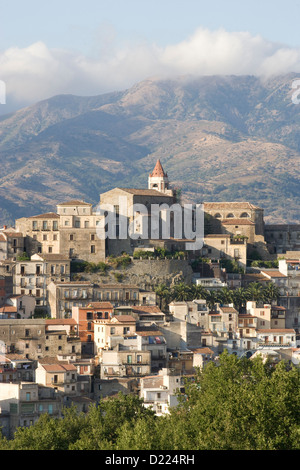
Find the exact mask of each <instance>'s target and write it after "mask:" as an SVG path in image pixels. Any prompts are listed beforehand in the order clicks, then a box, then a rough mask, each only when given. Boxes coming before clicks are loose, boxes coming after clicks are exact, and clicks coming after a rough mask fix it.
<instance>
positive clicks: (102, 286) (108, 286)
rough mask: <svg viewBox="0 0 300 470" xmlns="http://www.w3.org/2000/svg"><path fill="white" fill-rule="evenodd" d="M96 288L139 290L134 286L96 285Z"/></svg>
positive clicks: (118, 284) (116, 284) (117, 284)
mask: <svg viewBox="0 0 300 470" xmlns="http://www.w3.org/2000/svg"><path fill="white" fill-rule="evenodd" d="M97 288H99V289H140V288H139V287H138V286H136V285H135V284H123V283H122V284H120V283H115V284H98V286H97Z"/></svg>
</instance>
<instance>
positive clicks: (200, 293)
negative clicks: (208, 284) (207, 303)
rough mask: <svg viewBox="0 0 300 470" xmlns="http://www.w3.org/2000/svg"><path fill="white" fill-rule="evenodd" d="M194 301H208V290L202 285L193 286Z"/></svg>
mask: <svg viewBox="0 0 300 470" xmlns="http://www.w3.org/2000/svg"><path fill="white" fill-rule="evenodd" d="M192 294H193V299H204V300H205V299H206V297H207V295H208V291H207V289H205V287H203V286H201V285H199V284H198V285H196V284H193V286H192Z"/></svg>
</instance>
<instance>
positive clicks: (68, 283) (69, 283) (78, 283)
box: [53, 281, 94, 287]
mask: <svg viewBox="0 0 300 470" xmlns="http://www.w3.org/2000/svg"><path fill="white" fill-rule="evenodd" d="M53 283H54V284H56V285H57V286H60V287H61V286H64V287H65V286H69V287H70V286H71V287H74V286H75V287H76V286H79V287H80V286H93V285H94V284H93V283H92V282H89V281H65V282H61V281H56V282H55V281H53Z"/></svg>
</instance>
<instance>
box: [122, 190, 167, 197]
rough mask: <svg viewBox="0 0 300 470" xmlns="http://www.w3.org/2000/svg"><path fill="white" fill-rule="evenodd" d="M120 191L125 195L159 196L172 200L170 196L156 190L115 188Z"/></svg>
mask: <svg viewBox="0 0 300 470" xmlns="http://www.w3.org/2000/svg"><path fill="white" fill-rule="evenodd" d="M116 189H120V190H121V191H125V192H126V193H130V194H134V195H136V196H156V197H157V196H161V197H169V198H173V196H172V195H170V194H165V193H162V192H160V191H157V190H156V189H136V188H116Z"/></svg>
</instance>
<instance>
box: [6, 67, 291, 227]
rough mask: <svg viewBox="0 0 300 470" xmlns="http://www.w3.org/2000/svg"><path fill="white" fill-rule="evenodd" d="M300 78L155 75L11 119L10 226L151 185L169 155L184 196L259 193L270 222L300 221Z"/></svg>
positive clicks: (57, 99) (237, 197)
mask: <svg viewBox="0 0 300 470" xmlns="http://www.w3.org/2000/svg"><path fill="white" fill-rule="evenodd" d="M297 78H298V77H297V75H296V74H288V75H285V76H277V77H272V78H268V79H261V78H259V77H255V76H203V77H199V78H195V77H178V78H174V79H172V80H171V79H158V78H153V79H148V80H144V81H142V82H140V83H137V84H136V85H134V86H133V87H131V88H130V89H127V90H124V91H119V92H113V93H108V94H103V95H99V96H92V97H79V96H73V95H59V96H54V97H52V98H50V99H46V100H44V101H41V102H38V103H36V104H34V105H33V106H29V107H27V108H23V109H20V110H19V111H17V112H15V113H13V114H9V115H5V116H1V118H0V163H1V174H0V197H1V204H0V223H1V224H14V220H15V219H16V218H18V217H22V216H30V215H36V214H40V213H42V212H48V211H55V210H56V207H55V206H56V204H57V203H59V202H64V201H65V200H68V199H83V200H85V201H86V202H91V203H92V204H93V205H96V204H97V203H98V202H99V195H100V193H102V192H105V191H107V190H109V189H111V188H113V187H116V186H119V187H134V188H146V187H147V178H148V174H149V172H150V171H151V170H152V169H153V167H154V165H155V163H156V160H157V159H158V158H159V159H160V160H161V162H162V164H163V167H164V169H165V171H167V173H168V176H169V180H170V182H171V184H172V185H173V187H176V188H177V189H180V190H181V194H182V201H183V202H191V201H194V202H203V201H205V202H212V201H249V202H252V203H253V204H255V205H258V206H260V207H262V208H263V209H264V214H265V220H266V222H267V223H299V221H300V208H299V207H300V204H299V202H300V191H299V189H300V185H299V182H300V179H299V157H300V119H299V118H300V104H299V105H297V104H296V103H295V102H293V100H292V94H293V93H294V92H295V90H294V89H293V88H292V83H293V81H295V80H296V79H297Z"/></svg>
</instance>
